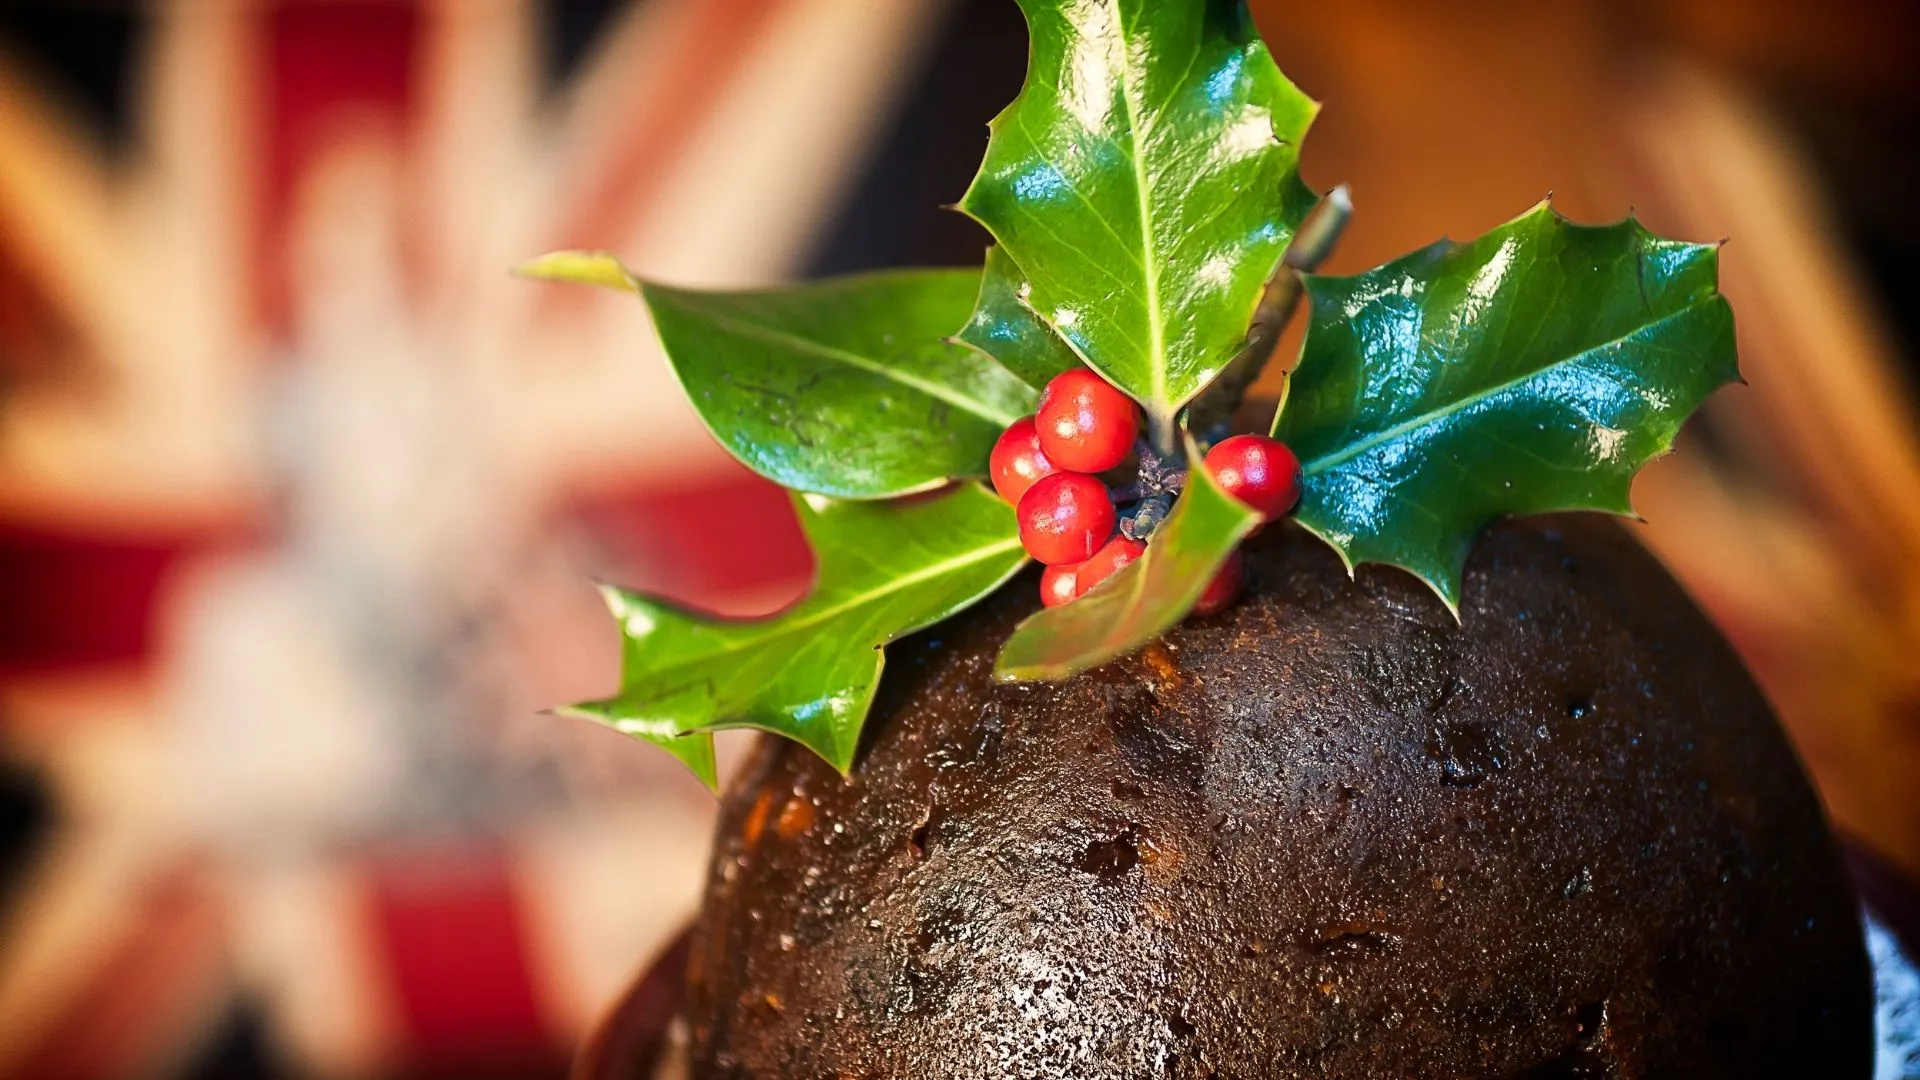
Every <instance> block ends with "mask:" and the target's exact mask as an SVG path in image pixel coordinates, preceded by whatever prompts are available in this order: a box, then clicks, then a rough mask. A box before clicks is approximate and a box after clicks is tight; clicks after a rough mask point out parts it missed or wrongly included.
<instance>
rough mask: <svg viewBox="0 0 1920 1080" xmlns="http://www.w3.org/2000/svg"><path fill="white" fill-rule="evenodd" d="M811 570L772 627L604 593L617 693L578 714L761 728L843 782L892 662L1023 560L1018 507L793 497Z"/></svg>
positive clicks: (976, 491)
mask: <svg viewBox="0 0 1920 1080" xmlns="http://www.w3.org/2000/svg"><path fill="white" fill-rule="evenodd" d="M794 507H795V510H796V511H797V512H798V513H799V515H800V524H801V527H802V528H803V529H804V530H805V532H806V534H807V539H808V540H809V541H810V542H811V543H812V545H813V550H814V554H815V556H816V557H817V559H818V560H819V569H818V573H817V576H816V579H815V581H814V586H813V589H812V591H811V592H810V593H808V595H807V597H806V598H805V599H804V600H801V601H800V602H799V603H797V604H795V605H794V606H793V607H791V608H788V609H787V610H785V611H783V612H781V613H779V614H778V615H775V616H773V617H771V618H767V619H759V620H749V621H743V620H721V619H712V618H707V617H704V616H701V615H696V614H693V613H690V612H687V611H683V610H680V609H678V608H675V607H672V606H670V605H668V604H665V603H662V602H661V601H659V600H655V599H652V598H650V597H646V596H641V595H639V594H636V593H631V592H626V591H624V590H621V589H614V588H608V589H606V590H605V594H606V599H607V606H608V607H609V609H611V610H612V612H613V615H614V618H615V619H616V620H617V621H618V622H619V624H620V629H621V633H622V634H623V636H624V638H625V650H624V659H623V664H622V669H621V676H620V692H619V693H618V694H617V695H615V696H614V697H611V698H608V699H605V700H602V701H597V702H590V703H588V704H585V705H581V706H576V707H575V708H574V709H573V710H571V711H573V712H575V713H579V714H583V715H589V716H593V717H595V718H596V719H600V720H602V721H604V722H606V723H609V724H612V725H613V726H614V727H616V728H619V729H620V730H622V731H625V732H628V733H629V734H633V735H638V736H641V737H643V738H648V739H650V740H652V741H655V742H660V741H661V740H663V739H673V738H677V737H681V736H686V735H690V734H695V733H699V732H708V731H715V730H720V729H723V728H740V727H747V728H758V729H760V730H763V731H771V732H773V733H774V734H777V735H784V736H787V737H788V738H791V739H794V740H796V741H798V742H801V743H803V744H805V745H806V746H807V747H809V748H810V749H812V750H813V751H814V752H815V753H817V754H819V755H820V756H821V757H823V758H825V759H826V760H827V761H828V762H830V763H831V764H832V765H833V766H834V767H835V768H837V769H839V770H840V771H841V772H845V771H846V770H847V769H848V768H849V767H851V765H852V763H853V755H854V751H855V750H856V749H857V748H858V746H859V742H860V727H861V724H862V723H863V722H864V721H865V720H866V716H867V709H868V706H869V705H870V704H871V703H872V701H873V691H874V687H875V686H876V685H878V683H879V681H880V670H881V666H882V665H883V664H884V663H885V658H886V654H885V652H884V651H883V649H882V648H881V647H882V646H883V645H885V644H886V643H887V642H889V641H892V640H894V639H895V638H898V637H900V636H902V635H904V634H909V633H912V632H913V631H915V630H919V629H921V628H922V627H925V626H929V625H931V624H933V623H935V622H938V621H939V620H941V619H944V618H946V617H947V616H949V615H952V614H953V613H954V612H957V611H959V610H961V609H962V608H964V607H966V606H968V605H969V604H972V603H973V602H974V601H976V600H978V599H979V598H980V597H982V596H985V595H986V594H987V593H989V592H991V591H992V590H993V589H994V588H995V587H996V586H998V585H999V584H1000V583H1002V582H1004V581H1006V580H1007V578H1009V577H1011V576H1012V575H1013V573H1014V572H1015V571H1017V570H1018V569H1019V568H1020V566H1021V565H1022V564H1023V563H1025V562H1026V552H1025V551H1023V550H1022V549H1021V547H1020V537H1019V532H1018V529H1017V527H1016V526H1015V523H1014V516H1013V510H1012V508H1011V507H1009V506H1007V505H1006V504H1005V503H1003V502H1001V501H1000V499H999V498H998V497H996V496H995V495H994V494H993V493H992V492H990V491H987V490H986V489H985V488H983V487H981V486H980V485H979V484H974V483H968V484H962V485H959V486H957V487H955V488H954V489H953V490H951V491H947V492H943V493H940V494H937V495H930V496H927V497H925V498H919V499H907V500H900V501H895V502H884V503H881V502H856V501H843V500H836V499H829V498H826V497H824V496H820V495H804V496H796V497H795V499H794Z"/></svg>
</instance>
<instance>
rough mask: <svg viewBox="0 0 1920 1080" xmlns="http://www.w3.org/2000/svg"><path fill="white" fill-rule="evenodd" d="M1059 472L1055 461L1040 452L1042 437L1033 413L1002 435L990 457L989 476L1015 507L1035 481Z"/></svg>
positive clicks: (994, 486) (995, 488) (1001, 494)
mask: <svg viewBox="0 0 1920 1080" xmlns="http://www.w3.org/2000/svg"><path fill="white" fill-rule="evenodd" d="M1055 471H1056V470H1055V469H1054V467H1053V462H1051V461H1048V460H1047V455H1045V454H1043V453H1041V452H1040V439H1039V436H1038V434H1037V433H1036V432H1035V431H1034V428H1033V417H1031V416H1027V417H1022V418H1021V419H1019V420H1015V421H1014V422H1013V426H1012V427H1010V428H1008V429H1007V430H1006V431H1005V432H1003V433H1002V434H1001V436H1000V441H998V442H996V443H994V444H993V453H992V454H991V455H989V456H988V457H987V475H989V476H991V477H993V490H995V491H997V492H999V493H1000V497H1001V498H1003V499H1005V500H1007V501H1008V502H1010V503H1012V504H1013V505H1015V506H1019V505H1020V496H1022V495H1025V494H1026V493H1027V489H1028V488H1030V487H1032V486H1033V484H1034V481H1036V480H1039V479H1040V478H1041V477H1043V476H1050V475H1052V474H1053V473H1054V472H1055Z"/></svg>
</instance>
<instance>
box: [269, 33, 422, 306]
mask: <svg viewBox="0 0 1920 1080" xmlns="http://www.w3.org/2000/svg"><path fill="white" fill-rule="evenodd" d="M264 10H265V13H266V14H265V18H264V20H263V21H264V25H263V26H262V28H261V30H262V33H263V35H264V38H265V41H264V43H263V44H264V48H263V49H262V50H261V55H262V63H263V64H264V65H265V68H266V70H265V71H264V72H262V73H261V80H260V83H261V86H262V88H263V89H264V91H265V95H266V101H265V103H264V104H265V109H264V110H263V113H262V116H261V120H262V121H263V127H262V131H261V134H262V136H263V153H264V154H265V156H266V161H265V162H264V164H265V170H264V172H263V176H262V180H263V182H264V187H265V190H264V191H262V192H261V202H260V215H261V217H260V227H259V229H258V237H259V240H258V243H259V247H258V248H257V254H256V257H257V258H258V259H259V260H260V262H259V265H260V266H261V268H262V269H263V270H264V271H265V272H264V273H261V274H259V275H258V276H257V280H258V282H259V285H258V288H259V290H260V293H259V295H258V297H257V298H256V303H257V304H258V311H259V313H260V316H261V317H262V319H263V320H264V321H265V323H266V325H268V326H271V327H274V328H277V329H283V330H284V328H285V327H286V325H287V319H288V318H289V316H290V313H291V302H292V301H291V295H292V294H291V290H292V282H291V276H290V273H289V271H290V267H288V266H287V260H286V252H287V240H288V238H289V224H290V222H289V218H290V216H291V214H292V212H293V210H294V206H293V199H294V194H295V192H296V191H297V190H298V188H299V184H300V178H301V176H302V175H303V174H304V173H305V171H306V169H307V167H308V166H309V165H310V164H311V163H312V161H313V158H314V156H315V155H316V154H317V153H318V152H320V151H322V150H325V149H327V148H328V146H329V144H330V143H331V142H332V141H333V140H334V139H335V138H338V137H339V136H340V135H341V134H342V131H341V124H342V123H343V122H344V121H347V120H353V121H359V122H366V121H369V120H371V121H374V122H384V123H389V124H391V125H392V127H393V131H394V134H396V135H398V136H399V137H400V138H401V140H402V142H403V143H404V141H405V139H406V137H407V136H408V135H409V134H410V132H409V131H408V127H409V123H410V120H411V106H412V104H413V99H414V89H415V81H416V79H415V76H416V73H415V71H414V66H415V61H414V57H415V53H416V50H417V48H418V44H419V40H420V37H421V22H422V18H421V15H420V12H419V10H418V7H417V6H416V4H415V3H413V2H411V0H346V2H339V0H336V2H331V3H329V2H325V0H312V2H306V3H281V4H276V5H268V6H267V7H266V8H265V9H264Z"/></svg>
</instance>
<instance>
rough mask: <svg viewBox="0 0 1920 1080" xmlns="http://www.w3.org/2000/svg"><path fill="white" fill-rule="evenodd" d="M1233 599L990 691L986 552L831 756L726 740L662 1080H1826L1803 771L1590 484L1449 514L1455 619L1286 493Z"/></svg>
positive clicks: (1015, 601) (1856, 1066) (907, 646)
mask: <svg viewBox="0 0 1920 1080" xmlns="http://www.w3.org/2000/svg"><path fill="white" fill-rule="evenodd" d="M1247 567H1248V577H1249V587H1248V593H1247V597H1246V599H1244V600H1243V601H1242V602H1241V603H1239V604H1237V605H1235V606H1234V607H1232V608H1230V609H1228V610H1227V611H1226V612H1224V613H1223V614H1221V615H1218V616H1214V617H1212V618H1205V619H1193V620H1189V621H1188V622H1187V623H1186V624H1185V625H1183V626H1181V627H1180V628H1178V629H1176V630H1175V631H1173V632H1172V633H1170V634H1169V635H1167V636H1166V637H1165V638H1164V639H1162V641H1160V642H1159V643H1156V644H1155V645H1153V646H1150V647H1149V648H1147V649H1146V650H1144V651H1143V652H1141V653H1140V654H1138V655H1136V656H1134V657H1132V658H1130V659H1127V660H1124V661H1120V662H1118V663H1114V664H1111V665H1109V666H1108V667H1105V668H1102V669H1099V670H1097V671H1094V672H1091V673H1088V674H1086V675H1083V676H1080V677H1078V678H1075V679H1073V680H1071V681H1069V682H1066V683H1063V684H1059V685H1048V686H996V685H995V684H994V683H993V682H992V675H991V672H992V663H993V655H994V652H995V650H996V648H997V647H998V645H999V643H1000V642H1001V641H1002V640H1003V639H1004V638H1005V637H1006V635H1007V634H1008V632H1009V631H1010V630H1011V629H1012V627H1013V625H1014V624H1015V623H1016V622H1017V621H1018V620H1019V619H1020V618H1021V617H1022V616H1024V615H1025V614H1027V613H1028V611H1029V610H1030V607H1031V605H1032V603H1033V600H1032V597H1033V595H1034V588H1033V586H1032V583H1031V582H1023V583H1021V584H1017V585H1015V586H1014V587H1012V588H1008V589H1004V590H1002V591H1001V592H1000V593H999V594H998V595H997V596H996V597H994V598H993V599H992V600H990V601H988V602H987V603H985V604H982V605H981V606H979V607H978V608H976V609H974V610H973V611H971V612H968V613H967V614H964V615H962V616H960V617H958V618H956V619H954V620H952V621H951V622H949V623H946V624H943V625H941V626H938V627H935V628H934V629H933V630H932V631H930V632H927V633H924V634H921V635H919V636H917V637H915V638H913V639H910V640H909V641H907V642H905V643H903V644H902V645H899V646H896V647H895V648H894V649H893V650H892V652H891V656H890V660H889V664H890V669H889V672H888V675H887V678H886V681H885V683H884V685H883V687H882V690H881V696H880V701H879V702H878V703H877V705H876V706H875V708H874V711H873V715H872V718H871V719H870V720H869V723H868V746H867V748H866V749H865V751H864V753H863V756H862V757H861V759H860V761H859V763H858V765H857V767H856V770H855V774H854V777H853V779H852V780H850V781H843V780H841V779H840V778H839V777H838V776H836V775H835V774H834V773H833V771H832V770H831V769H829V768H828V767H827V766H826V765H824V764H823V763H821V762H820V761H819V760H817V759H816V758H815V757H814V756H813V755H812V754H810V753H808V752H807V751H806V750H804V749H802V748H801V747H800V746H798V745H796V744H793V743H791V742H787V741H785V740H771V739H770V740H765V741H764V742H763V744H762V746H761V748H760V750H759V751H758V754H757V756H756V758H755V759H754V760H753V762H752V763H751V764H750V765H749V767H748V769H747V770H746V772H745V774H744V776H743V777H742V778H741V780H740V782H739V783H737V784H736V785H735V786H734V788H733V790H732V791H731V792H730V793H729V794H728V796H727V799H726V803H725V808H724V813H723V818H722V824H721V829H720V836H719V841H718V845H717V848H716V852H715V857H714V864H713V871H712V876H711V878H710V883H709V890H708V895H707V900H706V906H705V911H704V915H703V917H702V920H701V923H700V926H699V929H698V931H697V934H696V939H695V942H694V949H693V955H692V960H691V963H690V965H689V995H690V997H689V1004H688V1009H687V1019H688V1022H689V1025H690V1028H691V1031H692V1060H693V1066H694V1067H693V1074H694V1075H695V1076H697V1077H765V1078H775V1077H779V1078H788V1080H803V1078H812V1077H862V1078H865V1077H928V1078H933V1077H939V1078H961V1077H965V1078H973V1077H980V1078H987V1077H993V1078H998V1077H1066V1076H1072V1077H1115V1078H1118V1077H1129V1078H1132V1077H1146V1076H1170V1077H1223V1078H1224V1077H1239V1078H1256V1077H1327V1078H1331V1077H1340V1078H1361V1077H1367V1078H1377V1077H1402V1076H1419V1077H1487V1078H1495V1077H1540V1078H1544V1077H1618V1078H1637V1077H1686V1078H1702V1080H1703V1078H1710V1077H1729V1078H1732V1077H1739V1078H1742V1080H1752V1078H1754V1077H1816V1076H1817V1077H1831V1078H1839V1080H1846V1078H1853V1077H1865V1076H1867V1075H1868V1073H1869V1071H1870V1067H1871V1053H1872V1046H1873V1040H1872V1032H1871V1024H1872V1008H1871V1005H1872V997H1871V987H1870V982H1869V975H1868V966H1867V959H1866V956H1865V952H1864V949H1863V947H1862V943H1861V934H1860V929H1859V923H1858V920H1857V916H1856V914H1855V909H1854V902H1853V898H1852V896H1851V894H1850V893H1849V890H1848V887H1847V885H1846V883H1845V878H1844V875H1843V872H1842V870H1841V866H1840V862H1839V859H1838V856H1837V855H1836V853H1835V850H1834V847H1833V844H1832V841H1831V839H1830V837H1829V836H1828V833H1827V830H1826V825H1825V822H1824V819H1823V817H1822V814H1821V811H1820V808H1819V805H1818V803H1817V802H1816V800H1815V797H1814V795H1813V793H1812V791H1811V790H1810V789H1809V787H1808V785H1807V781H1806V779H1805V778H1804V776H1803V775H1802V773H1801V771H1800V768H1799V765H1798V763H1797V762H1796V760H1795V758H1794V756H1793V753H1792V751H1791V750H1790V749H1789V748H1788V745H1787V743H1786V741H1785V739H1784V737H1783V736H1782V734H1781V732H1780V730H1779V728H1778V726H1777V725H1776V724H1775V722H1774V720H1773V717H1772V715H1771V714H1770V712H1769V711H1768V708H1767V705H1766V704H1765V702H1764V701H1763V700H1762V698H1761V696H1760V694H1759V692H1758V691H1757V690H1756V689H1755V687H1754V685H1753V683H1752V681H1751V680H1750V679H1749V677H1748V676H1747V674H1746V672H1745V671H1744V670H1743V669H1742V667H1741V666H1740V663H1739V661H1738V660H1737V659H1736V658H1735V657H1734V655H1733V653H1732V652H1731V651H1730V650H1729V649H1728V647H1727V645H1726V644H1725V643H1724V642H1723V641H1722V640H1721V638H1720V637H1719V635H1718V634H1717V633H1716V632H1715V631H1714V629H1713V628H1712V627H1711V626H1710V625H1709V624H1708V622H1707V621H1706V619H1705V618H1704V617H1703V616H1702V615H1701V614H1700V613H1699V612H1698V610H1696V609H1695V608H1694V606H1693V605H1692V603H1691V602H1690V601H1689V600H1688V599H1687V598H1686V597H1685V595H1684V594H1683V593H1682V592H1681V590H1680V589H1679V587H1678V586H1677V585H1675V583H1674V582H1673V581H1672V580H1671V579H1670V578H1669V577H1668V576H1667V575H1666V574H1665V572H1664V571H1662V570H1661V569H1660V567H1659V566H1658V565H1657V564H1656V563H1655V562H1654V561H1653V560H1652V559H1651V558H1650V557H1649V556H1647V555H1646V554H1645V553H1643V552H1642V551H1641V550H1640V549H1639V547H1638V546H1637V545H1636V544H1635V543H1634V542H1633V541H1632V539H1631V538H1630V537H1629V536H1628V535H1627V534H1626V533H1625V531H1624V530H1622V529H1621V528H1619V527H1618V526H1617V525H1615V524H1614V523H1612V522H1611V521H1608V520H1606V519H1604V518H1601V517H1598V516H1586V515H1582V516H1568V517H1560V518H1546V519H1535V520H1531V521H1525V522H1516V523H1510V524H1505V525H1502V526H1500V527H1497V528H1495V529H1494V530H1492V531H1491V532H1490V533H1489V534H1488V535H1487V536H1486V537H1484V538H1483V539H1482V540H1481V541H1480V543H1479V545H1478V546H1477V548H1476V550H1475V553H1474V558H1473V561H1472V564H1471V566H1470V568H1469V570H1468V573H1467V580H1466V593H1465V596H1466V600H1465V604H1464V607H1463V615H1464V622H1463V623H1461V624H1458V625H1457V624H1456V623H1455V622H1454V620H1453V618H1452V617H1451V616H1450V615H1449V614H1448V613H1447V612H1446V610H1445V609H1444V608H1443V607H1442V606H1441V605H1440V603H1439V602H1438V601H1437V600H1435V599H1434V598H1433V596H1432V595H1431V594H1430V593H1429V592H1428V591H1427V590H1426V589H1425V587H1424V586H1422V585H1420V584H1419V583H1418V582H1416V581H1415V580H1414V579H1413V578H1411V577H1409V576H1407V575H1406V574H1403V573H1401V572H1399V571H1391V570H1382V569H1373V568H1369V569H1363V570H1361V571H1360V574H1359V578H1358V581H1357V582H1350V581H1348V579H1347V576H1346V574H1345V572H1344V571H1343V570H1342V569H1341V567H1340V565H1339V563H1338V561H1337V560H1336V559H1335V557H1334V555H1333V554H1332V553H1331V552H1330V551H1329V550H1328V549H1327V548H1326V547H1325V546H1324V545H1322V544H1321V543H1320V542H1319V541H1317V540H1315V539H1313V538H1312V537H1310V536H1307V535H1305V534H1304V533H1302V532H1301V531H1300V530H1299V529H1297V528H1295V527H1293V526H1291V525H1283V526H1272V527H1269V528H1268V529H1266V530H1265V532H1264V533H1263V534H1262V535H1261V536H1260V537H1258V538H1256V539H1255V540H1254V541H1253V542H1251V543H1250V544H1249V545H1248V548H1247Z"/></svg>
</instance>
